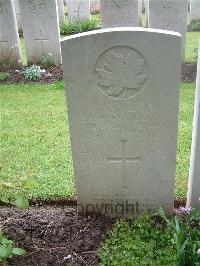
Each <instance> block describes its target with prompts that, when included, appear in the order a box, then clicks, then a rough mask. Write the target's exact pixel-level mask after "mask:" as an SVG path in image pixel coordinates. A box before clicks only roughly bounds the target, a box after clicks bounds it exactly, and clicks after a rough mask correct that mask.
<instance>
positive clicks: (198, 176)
mask: <svg viewBox="0 0 200 266" xmlns="http://www.w3.org/2000/svg"><path fill="white" fill-rule="evenodd" d="M187 206H188V207H190V206H192V207H195V208H198V209H200V42H199V59H198V66H197V80H196V94H195V105H194V120H193V134H192V150H191V160H190V173H189V185H188V197H187Z"/></svg>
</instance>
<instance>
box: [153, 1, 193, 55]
mask: <svg viewBox="0 0 200 266" xmlns="http://www.w3.org/2000/svg"><path fill="white" fill-rule="evenodd" d="M148 1H149V3H148V6H149V12H148V27H149V28H154V29H163V30H171V31H176V32H179V33H180V34H181V35H182V58H183V60H184V57H185V40H186V32H187V12H188V0H148Z"/></svg>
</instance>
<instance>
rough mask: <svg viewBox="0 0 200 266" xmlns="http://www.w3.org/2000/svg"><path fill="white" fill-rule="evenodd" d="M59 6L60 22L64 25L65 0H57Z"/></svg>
mask: <svg viewBox="0 0 200 266" xmlns="http://www.w3.org/2000/svg"><path fill="white" fill-rule="evenodd" d="M57 6H58V18H59V24H60V25H62V24H63V23H65V10H64V1H63V0H57Z"/></svg>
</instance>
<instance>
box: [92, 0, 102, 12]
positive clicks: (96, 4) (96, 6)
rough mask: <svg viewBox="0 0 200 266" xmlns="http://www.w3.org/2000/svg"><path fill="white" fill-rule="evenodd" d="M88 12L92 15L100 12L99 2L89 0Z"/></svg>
mask: <svg viewBox="0 0 200 266" xmlns="http://www.w3.org/2000/svg"><path fill="white" fill-rule="evenodd" d="M90 11H91V13H94V14H95V13H99V12H100V0H90Z"/></svg>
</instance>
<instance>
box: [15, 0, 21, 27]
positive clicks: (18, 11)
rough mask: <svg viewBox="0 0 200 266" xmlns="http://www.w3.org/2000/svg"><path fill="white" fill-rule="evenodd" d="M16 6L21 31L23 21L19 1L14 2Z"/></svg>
mask: <svg viewBox="0 0 200 266" xmlns="http://www.w3.org/2000/svg"><path fill="white" fill-rule="evenodd" d="M14 6H15V14H16V17H17V26H18V28H19V29H22V19H21V14H20V8H19V0H14Z"/></svg>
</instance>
